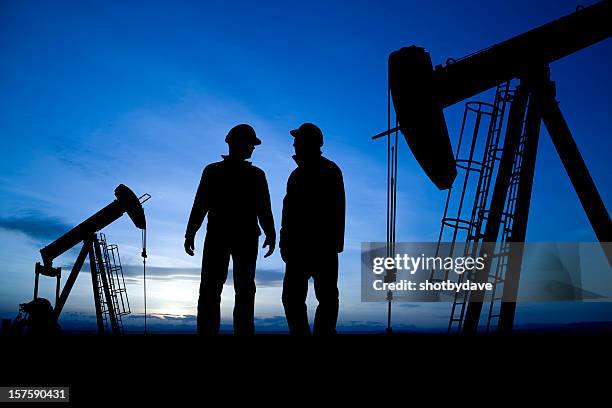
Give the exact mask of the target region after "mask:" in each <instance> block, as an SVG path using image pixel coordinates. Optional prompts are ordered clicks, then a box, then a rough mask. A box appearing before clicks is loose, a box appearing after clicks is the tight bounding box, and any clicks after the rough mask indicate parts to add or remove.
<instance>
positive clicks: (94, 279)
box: [89, 240, 105, 335]
mask: <svg viewBox="0 0 612 408" xmlns="http://www.w3.org/2000/svg"><path fill="white" fill-rule="evenodd" d="M89 271H90V272H91V286H92V289H93V298H94V306H95V308H96V323H97V325H98V334H99V335H103V334H104V329H105V328H104V320H103V317H102V304H101V302H102V300H101V299H100V293H99V292H98V288H99V283H98V267H97V266H96V256H95V254H94V249H93V240H92V244H91V245H90V247H89Z"/></svg>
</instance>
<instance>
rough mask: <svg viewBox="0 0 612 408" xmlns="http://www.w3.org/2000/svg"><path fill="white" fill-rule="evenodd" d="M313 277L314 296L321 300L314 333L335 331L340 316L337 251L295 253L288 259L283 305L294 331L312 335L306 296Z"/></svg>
mask: <svg viewBox="0 0 612 408" xmlns="http://www.w3.org/2000/svg"><path fill="white" fill-rule="evenodd" d="M311 277H312V278H313V281H314V290H315V296H316V298H317V300H318V301H319V305H318V306H317V311H316V313H315V320H314V327H313V333H314V334H315V335H330V334H335V333H336V321H337V319H338V254H337V253H336V252H333V251H329V252H326V253H325V252H324V253H321V254H309V255H304V256H297V255H296V256H292V257H291V258H290V259H288V260H287V266H286V270H285V278H284V280H283V306H284V307H285V316H286V317H287V324H288V325H289V333H290V334H292V335H309V334H310V326H309V325H308V314H307V309H306V296H307V295H308V280H309V279H310V278H311Z"/></svg>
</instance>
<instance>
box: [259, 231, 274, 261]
mask: <svg viewBox="0 0 612 408" xmlns="http://www.w3.org/2000/svg"><path fill="white" fill-rule="evenodd" d="M265 247H268V252H266V254H265V255H264V258H267V257H269V256H270V255H272V253H273V252H274V248H276V238H275V237H268V236H266V240H265V241H264V243H263V246H262V248H265Z"/></svg>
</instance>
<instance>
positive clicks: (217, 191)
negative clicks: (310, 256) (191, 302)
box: [185, 124, 276, 334]
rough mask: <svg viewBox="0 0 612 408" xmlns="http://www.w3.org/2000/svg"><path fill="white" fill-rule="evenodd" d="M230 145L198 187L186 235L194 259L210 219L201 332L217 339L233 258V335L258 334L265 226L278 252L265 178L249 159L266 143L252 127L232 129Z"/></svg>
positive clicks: (200, 304) (270, 245)
mask: <svg viewBox="0 0 612 408" xmlns="http://www.w3.org/2000/svg"><path fill="white" fill-rule="evenodd" d="M225 141H226V142H227V144H228V145H229V155H227V156H225V155H223V156H222V157H223V160H222V161H220V162H216V163H212V164H209V165H208V166H206V168H205V169H204V171H203V172H202V179H201V181H200V185H199V186H198V191H197V193H196V196H195V199H194V202H193V208H192V209H191V215H190V216H189V222H188V224H187V232H186V233H185V252H187V253H188V254H189V255H191V256H193V250H194V238H195V234H196V232H197V231H198V229H199V228H200V226H201V225H202V222H203V221H204V217H205V216H206V214H208V225H207V231H206V239H205V241H204V253H203V258H202V280H201V283H200V298H199V300H198V333H200V334H217V333H218V332H219V323H220V303H221V292H222V290H223V285H224V283H225V281H226V279H227V273H228V266H229V260H230V256H231V257H232V260H233V275H234V291H235V304H234V333H235V334H253V332H254V331H255V327H254V323H253V315H254V306H255V305H254V304H255V264H256V260H257V248H258V240H259V235H261V230H260V228H259V225H258V221H259V224H260V225H261V228H262V229H263V231H264V233H265V235H266V239H265V241H264V244H263V247H264V248H265V247H268V252H267V253H266V255H265V257H268V256H270V255H271V254H272V252H274V248H275V245H276V232H275V230H274V219H273V218H272V209H271V206H270V193H269V191H268V182H267V181H266V175H265V173H264V172H263V171H262V170H261V169H259V168H257V167H255V166H253V165H252V164H251V162H248V161H246V159H248V158H250V157H251V154H252V153H253V150H255V146H256V145H259V144H261V140H259V139H258V138H257V136H256V135H255V130H253V128H252V127H251V126H249V125H246V124H241V125H238V126H235V127H234V128H232V129H231V130H230V131H229V133H228V134H227V137H226V138H225Z"/></svg>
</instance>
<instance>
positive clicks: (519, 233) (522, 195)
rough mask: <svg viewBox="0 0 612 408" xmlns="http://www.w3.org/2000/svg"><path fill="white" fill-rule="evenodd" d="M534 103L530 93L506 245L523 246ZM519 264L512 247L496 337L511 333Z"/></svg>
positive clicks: (535, 126) (536, 116)
mask: <svg viewBox="0 0 612 408" xmlns="http://www.w3.org/2000/svg"><path fill="white" fill-rule="evenodd" d="M538 99H539V98H538V95H537V94H533V93H532V94H531V100H530V101H529V108H528V110H527V119H526V124H525V147H524V150H523V159H522V163H521V171H520V176H519V177H520V178H519V185H518V191H517V196H516V207H515V210H514V220H513V222H512V232H511V235H510V242H516V243H523V242H525V237H526V235H527V220H528V219H529V206H530V203H531V191H532V188H533V175H534V172H535V164H536V156H537V152H538V142H539V139H540V125H541V123H542V116H541V113H540V107H539V102H538ZM522 261H523V247H522V245H521V244H517V245H512V246H511V247H510V254H509V257H508V267H507V269H506V274H505V276H504V291H503V295H502V302H501V306H500V312H499V324H498V330H499V333H500V334H510V333H511V332H512V327H513V325H514V315H515V312H516V298H517V295H518V288H519V280H520V276H521V266H522Z"/></svg>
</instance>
